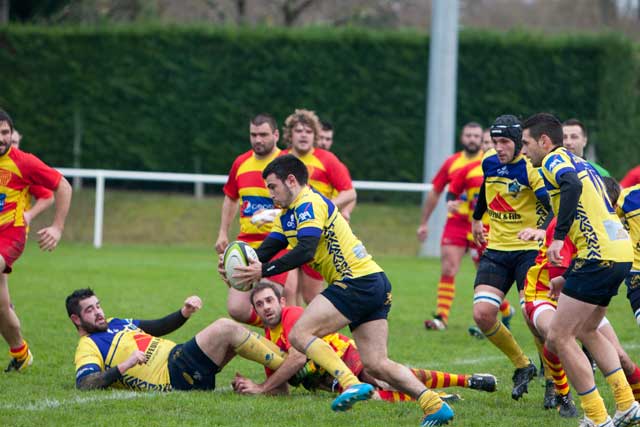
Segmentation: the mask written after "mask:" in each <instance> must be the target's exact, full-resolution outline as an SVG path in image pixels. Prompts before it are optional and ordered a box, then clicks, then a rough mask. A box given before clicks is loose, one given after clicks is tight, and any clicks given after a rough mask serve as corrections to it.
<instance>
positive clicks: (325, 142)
mask: <svg viewBox="0 0 640 427" xmlns="http://www.w3.org/2000/svg"><path fill="white" fill-rule="evenodd" d="M332 145H333V125H332V124H331V123H329V122H327V121H324V120H320V135H318V147H319V148H322V149H324V150H331V146H332Z"/></svg>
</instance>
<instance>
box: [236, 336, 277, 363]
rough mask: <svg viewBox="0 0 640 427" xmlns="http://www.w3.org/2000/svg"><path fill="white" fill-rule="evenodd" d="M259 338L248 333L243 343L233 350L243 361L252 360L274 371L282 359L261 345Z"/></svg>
mask: <svg viewBox="0 0 640 427" xmlns="http://www.w3.org/2000/svg"><path fill="white" fill-rule="evenodd" d="M259 336H260V335H259V334H256V333H255V332H249V333H248V334H247V337H246V338H245V339H244V341H242V343H241V344H240V345H238V346H237V347H236V348H234V350H235V352H236V353H238V354H239V355H240V356H242V357H244V358H245V359H249V360H253V361H254V362H258V363H260V364H261V365H264V366H266V367H267V368H269V369H273V370H274V371H275V370H276V369H278V368H279V367H280V365H282V362H283V361H284V359H283V358H282V356H280V353H279V352H278V353H276V352H274V351H273V350H271V349H270V348H269V347H267V346H266V345H265V344H263V343H262V341H261V340H260V338H258V337H259Z"/></svg>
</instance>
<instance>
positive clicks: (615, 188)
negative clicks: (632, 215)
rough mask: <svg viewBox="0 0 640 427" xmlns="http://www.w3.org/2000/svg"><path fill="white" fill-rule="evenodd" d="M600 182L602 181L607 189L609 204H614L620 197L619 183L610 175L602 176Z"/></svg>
mask: <svg viewBox="0 0 640 427" xmlns="http://www.w3.org/2000/svg"><path fill="white" fill-rule="evenodd" d="M602 182H603V183H604V188H605V190H606V191H607V197H609V201H610V202H611V205H612V206H615V205H616V203H617V202H618V198H619V197H620V184H618V181H616V179H615V178H613V177H610V176H604V177H602Z"/></svg>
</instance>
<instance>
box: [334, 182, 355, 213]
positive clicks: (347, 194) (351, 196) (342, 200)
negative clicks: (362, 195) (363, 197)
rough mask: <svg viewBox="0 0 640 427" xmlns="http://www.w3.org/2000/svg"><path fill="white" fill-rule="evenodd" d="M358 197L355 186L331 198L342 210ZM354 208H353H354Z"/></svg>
mask: <svg viewBox="0 0 640 427" xmlns="http://www.w3.org/2000/svg"><path fill="white" fill-rule="evenodd" d="M356 198H357V195H356V190H355V188H351V189H349V190H344V191H341V192H339V193H338V195H337V196H336V197H334V198H333V200H331V201H332V202H333V204H334V205H336V206H337V207H338V209H339V210H340V212H342V211H343V209H344V208H345V207H346V206H347V205H348V204H349V203H351V202H355V201H356ZM352 209H353V208H352Z"/></svg>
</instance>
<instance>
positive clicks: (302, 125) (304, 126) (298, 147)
mask: <svg viewBox="0 0 640 427" xmlns="http://www.w3.org/2000/svg"><path fill="white" fill-rule="evenodd" d="M318 135H320V120H319V119H318V116H316V113H314V112H313V111H310V110H302V109H296V110H295V111H294V113H293V114H291V115H290V116H289V117H287V119H286V120H285V121H284V140H285V141H286V143H287V146H288V147H290V148H291V151H292V152H293V153H294V154H296V155H297V156H303V155H305V154H307V153H308V152H310V151H311V150H312V149H313V147H314V146H315V145H316V143H317V138H318Z"/></svg>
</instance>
